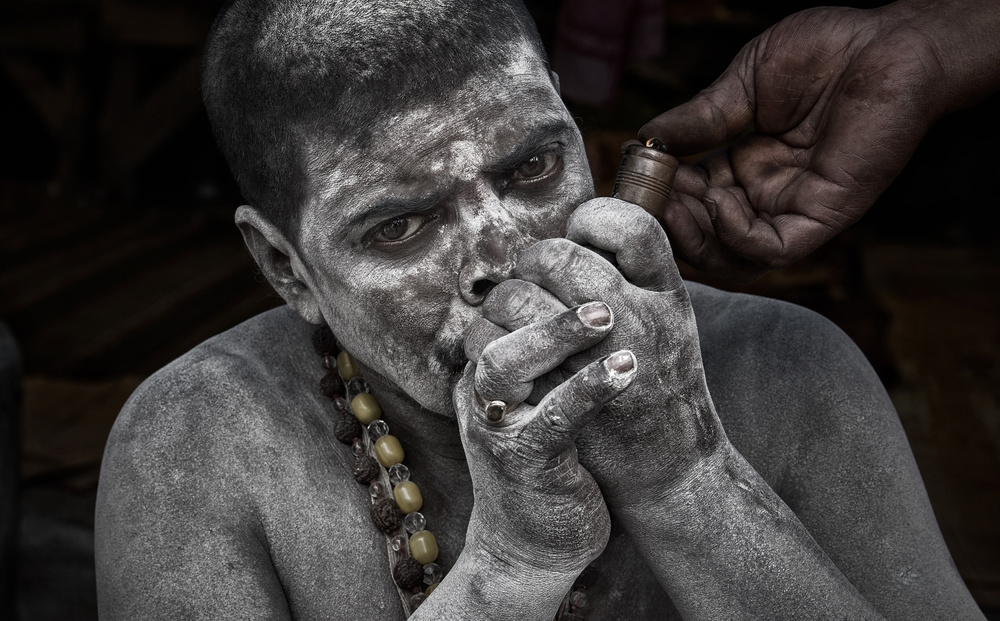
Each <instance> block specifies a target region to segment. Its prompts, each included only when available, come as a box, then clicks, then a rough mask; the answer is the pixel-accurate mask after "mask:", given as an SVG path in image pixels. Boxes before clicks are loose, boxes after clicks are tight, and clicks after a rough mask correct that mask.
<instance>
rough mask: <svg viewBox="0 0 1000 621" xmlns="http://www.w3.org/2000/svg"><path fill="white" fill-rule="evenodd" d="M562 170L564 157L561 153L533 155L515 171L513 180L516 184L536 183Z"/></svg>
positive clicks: (512, 175)
mask: <svg viewBox="0 0 1000 621" xmlns="http://www.w3.org/2000/svg"><path fill="white" fill-rule="evenodd" d="M561 168H562V157H561V156H560V154H559V153H555V152H552V151H550V152H548V153H539V154H537V155H532V156H531V157H529V158H528V159H526V160H524V161H523V162H521V165H520V166H518V167H517V168H515V169H514V171H513V173H512V174H511V180H512V181H515V182H518V181H520V182H527V183H531V182H535V181H539V180H541V179H545V178H547V177H549V176H550V175H552V174H555V173H557V172H559V170H560V169H561Z"/></svg>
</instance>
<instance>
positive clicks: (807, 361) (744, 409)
mask: <svg viewBox="0 0 1000 621" xmlns="http://www.w3.org/2000/svg"><path fill="white" fill-rule="evenodd" d="M688 291H689V293H690V295H691V303H692V306H693V308H694V311H695V317H696V319H697V323H698V335H699V338H700V341H701V349H702V358H703V362H704V365H705V376H706V379H707V381H708V385H709V390H710V391H711V393H712V398H713V400H714V401H715V403H716V407H717V409H718V411H719V416H720V418H721V419H722V421H723V424H724V425H725V428H726V431H727V433H728V434H729V436H730V439H731V440H732V441H733V444H734V445H736V446H737V448H739V449H740V451H741V452H743V453H744V454H745V455H746V456H747V458H748V459H750V460H751V463H754V464H755V466H756V467H758V469H759V470H761V474H763V475H764V476H765V478H766V479H767V480H768V482H769V483H771V484H772V485H780V484H781V480H780V479H779V476H781V475H783V474H784V473H786V472H787V471H788V466H789V463H790V462H789V460H792V459H794V458H795V456H796V455H800V454H801V453H802V452H804V451H806V450H807V448H808V447H810V446H813V445H816V444H822V445H823V446H831V445H838V446H843V447H844V448H845V449H846V448H847V445H855V446H865V445H868V444H870V443H871V442H874V441H876V440H878V441H879V442H883V443H884V442H886V441H887V440H888V439H890V438H891V439H893V442H892V443H893V445H894V450H896V451H897V452H898V451H905V452H906V453H907V454H908V453H909V449H908V447H907V446H906V442H905V436H904V435H903V434H902V427H901V426H900V424H899V420H898V417H897V416H896V414H895V410H894V409H893V407H892V403H891V401H890V400H889V397H888V395H887V393H886V391H885V389H884V388H883V386H882V384H881V382H880V381H879V378H878V376H877V375H876V374H875V371H874V370H873V369H872V367H871V365H870V364H869V363H868V360H867V359H866V358H865V356H864V354H863V353H862V352H861V351H860V350H859V349H858V347H857V346H856V345H855V344H854V342H853V341H851V339H850V338H849V337H848V336H847V335H846V334H844V333H843V332H842V331H841V330H840V329H839V328H838V327H837V326H835V325H834V324H833V323H831V322H830V321H829V320H827V319H826V318H824V317H822V316H821V315H819V314H817V313H815V312H813V311H810V310H808V309H805V308H802V307H800V306H796V305H794V304H789V303H787V302H781V301H778V300H772V299H768V298H762V297H759V296H753V295H745V294H738V293H729V292H725V291H719V290H717V289H713V288H710V287H706V286H704V285H698V284H695V283H688ZM862 440H864V441H862ZM900 440H901V441H902V442H900ZM859 442H860V444H859ZM883 448H885V447H883ZM845 457H846V456H845Z"/></svg>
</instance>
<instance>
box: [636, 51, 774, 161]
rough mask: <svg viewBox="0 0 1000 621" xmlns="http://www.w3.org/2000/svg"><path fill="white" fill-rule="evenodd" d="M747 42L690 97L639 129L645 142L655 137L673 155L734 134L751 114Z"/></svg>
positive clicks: (706, 146) (710, 146)
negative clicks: (718, 75) (709, 83)
mask: <svg viewBox="0 0 1000 621" xmlns="http://www.w3.org/2000/svg"><path fill="white" fill-rule="evenodd" d="M754 44H755V43H754V42H753V41H751V42H750V43H748V44H747V45H746V46H745V47H744V48H743V49H742V50H741V51H740V53H739V54H738V55H737V56H736V58H735V59H733V62H732V63H731V64H730V65H729V68H727V69H726V71H725V72H723V74H722V75H721V76H720V77H719V79H717V80H716V81H715V82H713V83H712V85H711V86H709V87H708V88H706V89H705V90H703V91H701V92H700V93H698V94H697V95H696V96H695V97H694V98H693V99H692V100H691V101H689V102H687V103H683V104H681V105H679V106H677V107H676V108H673V109H671V110H668V111H666V112H664V113H663V114H661V115H659V116H657V117H656V118H654V119H653V120H652V121H650V122H649V123H647V124H646V125H645V126H644V127H643V128H642V129H640V130H639V139H640V140H642V141H643V142H645V141H646V140H649V139H650V138H659V139H660V140H662V141H663V142H664V143H665V144H666V145H667V148H669V149H670V152H671V153H673V154H674V155H690V154H693V153H699V152H701V151H707V150H709V149H713V148H715V147H718V146H719V145H721V144H722V143H724V142H726V141H727V140H731V139H732V138H734V137H736V136H737V135H738V134H739V133H740V132H741V131H743V129H744V128H746V127H747V126H748V125H749V124H750V123H751V122H752V121H753V118H754V112H755V103H754V100H755V95H754V92H753V89H754V84H753V80H752V79H745V77H744V76H747V75H748V74H749V71H748V70H747V66H748V65H747V58H748V57H749V51H750V49H751V46H752V45H754Z"/></svg>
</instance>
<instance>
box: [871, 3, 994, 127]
mask: <svg viewBox="0 0 1000 621" xmlns="http://www.w3.org/2000/svg"><path fill="white" fill-rule="evenodd" d="M879 11H881V14H882V17H883V20H884V21H883V26H884V27H885V28H886V29H887V32H888V33H889V34H888V36H890V37H892V36H896V37H900V40H901V41H902V42H903V44H904V45H905V46H907V47H911V46H915V47H914V48H913V49H911V50H910V52H911V53H914V52H915V53H917V54H919V55H920V56H921V58H922V59H925V60H924V63H923V64H924V66H925V69H926V70H927V84H926V85H925V88H926V92H927V93H928V94H929V95H931V96H932V97H933V99H934V102H935V104H936V105H935V106H934V108H933V109H932V110H931V120H934V119H937V118H939V117H940V116H943V115H945V114H947V113H949V112H953V111H955V110H957V109H960V108H965V107H968V106H971V105H974V104H975V103H977V102H978V101H979V100H980V99H982V98H983V97H985V96H986V95H988V94H990V93H992V92H993V91H995V90H997V89H998V88H1000V3H997V2H996V1H995V0H953V1H952V2H950V3H945V4H942V3H940V2H936V1H935V0H899V1H897V2H894V3H893V4H890V5H887V6H885V7H883V8H882V9H879Z"/></svg>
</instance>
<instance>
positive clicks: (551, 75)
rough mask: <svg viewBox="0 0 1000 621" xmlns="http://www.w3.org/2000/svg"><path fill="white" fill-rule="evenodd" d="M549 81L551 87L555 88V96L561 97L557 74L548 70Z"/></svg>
mask: <svg viewBox="0 0 1000 621" xmlns="http://www.w3.org/2000/svg"><path fill="white" fill-rule="evenodd" d="M549 79H551V80H552V86H555V87H556V94H557V95H559V96H560V97H562V87H560V86H559V74H558V73H556V72H555V71H553V70H551V69H549Z"/></svg>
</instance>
